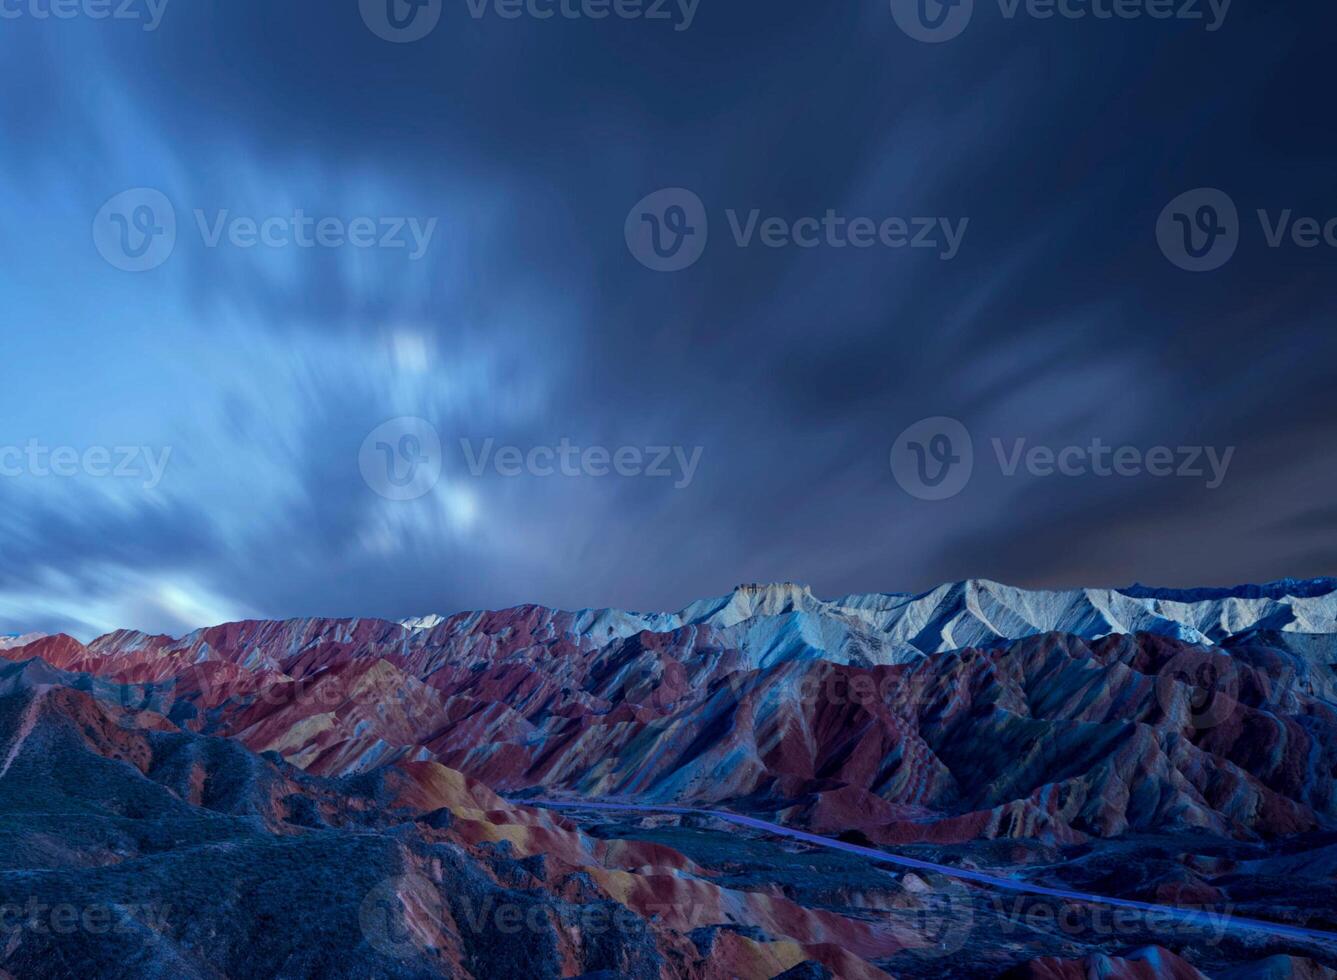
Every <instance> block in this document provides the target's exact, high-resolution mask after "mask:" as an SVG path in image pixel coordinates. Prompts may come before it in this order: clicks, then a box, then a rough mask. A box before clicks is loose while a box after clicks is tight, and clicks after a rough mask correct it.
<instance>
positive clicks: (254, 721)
mask: <svg viewBox="0 0 1337 980" xmlns="http://www.w3.org/2000/svg"><path fill="white" fill-rule="evenodd" d="M1333 587H1334V583H1332V582H1330V581H1307V582H1283V583H1276V584H1274V585H1269V586H1250V587H1245V588H1241V589H1234V590H1205V591H1200V592H1158V591H1156V590H1150V589H1143V588H1134V589H1128V590H1122V591H1113V590H1083V591H1074V592H1067V593H1038V592H1025V591H1023V590H1017V589H1010V588H1007V587H1004V586H999V585H995V584H993V583H982V582H967V583H959V584H957V585H951V586H944V587H942V588H941V589H937V590H934V591H932V592H930V593H926V594H924V595H921V596H905V595H877V596H854V597H847V598H844V599H841V600H837V601H834V602H828V601H822V600H819V599H817V598H815V597H814V596H813V595H812V593H811V592H810V591H809V590H807V589H804V588H801V587H798V586H766V587H762V586H745V587H740V588H739V589H738V590H736V591H735V592H734V593H732V594H731V595H729V596H725V597H721V598H719V599H714V600H706V601H702V602H699V603H695V604H693V605H692V606H689V607H688V608H687V609H685V610H683V611H681V612H678V613H672V614H638V613H628V612H620V611H613V610H598V611H594V610H591V611H583V612H574V613H572V612H559V611H554V610H549V609H545V608H541V607H532V606H531V607H521V608H517V609H512V610H507V611H503V612H494V613H469V614H462V615H457V616H453V617H440V616H428V617H424V618H421V619H417V620H412V621H407V622H403V623H395V622H387V621H382V620H368V619H355V620H323V619H305V620H291V621H283V622H247V623H235V624H228V625H225V626H218V627H212V628H209V629H203V630H200V631H197V632H195V633H192V634H189V635H187V636H185V637H182V638H179V639H178V638H172V637H164V636H149V635H145V634H141V633H134V632H118V633H113V634H110V635H108V636H104V637H101V638H99V639H97V640H95V641H93V642H92V643H89V644H86V645H85V644H83V643H80V642H78V641H76V640H74V639H72V638H70V637H65V636H52V637H33V636H26V637H23V638H22V639H21V640H19V639H11V640H9V641H7V642H6V643H4V644H0V658H3V660H0V667H2V668H3V669H0V818H2V819H3V823H0V827H3V828H5V829H4V830H3V835H4V836H5V837H6V838H7V844H8V845H9V846H7V847H6V849H5V850H6V853H8V855H9V857H7V858H0V862H3V863H2V864H0V888H3V889H4V893H3V895H0V899H3V902H8V903H10V904H16V905H19V906H24V907H26V906H25V905H24V903H27V902H36V903H38V904H46V905H55V904H60V903H64V904H65V905H71V906H73V907H75V908H78V909H84V908H90V907H98V908H102V907H107V908H111V907H116V908H119V907H121V906H127V907H130V908H131V909H133V910H135V911H134V914H133V915H131V916H130V919H131V920H133V921H127V922H126V923H125V925H126V928H125V931H124V932H122V933H114V934H113V933H111V932H105V933H95V932H92V931H90V930H89V929H87V928H84V927H83V925H82V924H81V925H80V927H78V928H75V929H73V930H72V931H70V932H68V933H58V932H57V931H55V930H53V929H49V928H48V929H47V930H46V931H41V930H40V929H34V928H28V927H27V925H26V924H25V925H24V926H23V927H22V928H18V929H10V930H9V935H8V937H6V935H4V934H0V968H3V969H5V970H8V971H9V972H10V974H11V975H13V976H40V975H59V976H66V975H70V976H73V975H89V974H87V973H86V972H85V973H82V974H80V973H79V971H80V969H82V968H84V967H87V966H89V965H94V966H96V967H97V969H98V972H97V973H94V974H93V975H102V974H103V973H106V974H107V975H126V976H128V975H131V973H132V972H133V975H136V976H144V975H152V974H153V973H154V972H155V971H156V972H157V973H159V974H161V975H164V976H165V975H169V974H170V975H173V976H196V975H198V976H293V977H297V976H321V975H346V976H460V977H463V976H475V977H492V976H536V977H539V976H543V977H546V976H554V977H556V976H581V975H599V976H647V977H650V976H654V977H660V976H662V977H674V976H684V977H717V976H718V977H726V976H727V977H732V976H738V977H766V978H769V977H774V976H778V975H781V974H784V973H785V972H786V971H791V970H792V971H799V972H794V973H792V974H791V975H792V976H809V975H811V976H825V975H828V974H830V975H835V976H849V977H860V976H882V975H904V976H919V975H923V976H928V975H934V976H942V975H963V976H964V975H979V976H992V975H998V974H1000V973H1003V972H1007V971H1021V972H1022V973H1026V972H1027V971H1029V973H1030V975H1037V976H1086V975H1097V976H1170V975H1173V976H1196V975H1198V973H1199V971H1200V970H1201V971H1205V974H1206V975H1209V976H1227V975H1228V976H1318V975H1327V974H1326V973H1325V972H1324V971H1325V970H1326V969H1327V967H1325V966H1323V965H1322V964H1325V963H1326V964H1327V966H1334V965H1337V940H1335V941H1334V945H1333V946H1332V948H1331V950H1329V949H1328V948H1327V947H1326V946H1325V944H1324V943H1323V942H1321V941H1320V942H1308V941H1306V942H1299V941H1295V940H1289V939H1281V938H1277V939H1275V940H1269V939H1267V938H1265V937H1262V938H1260V937H1259V936H1258V934H1256V933H1253V934H1251V935H1249V936H1247V937H1246V936H1244V935H1242V934H1237V932H1236V931H1235V930H1232V929H1230V928H1227V927H1223V928H1222V929H1220V930H1218V933H1217V934H1216V935H1215V936H1214V937H1213V936H1210V935H1204V934H1203V933H1202V931H1201V930H1198V931H1194V930H1189V931H1188V932H1187V933H1185V932H1184V931H1182V930H1167V929H1166V928H1157V927H1156V926H1154V925H1153V924H1150V923H1148V922H1145V921H1143V922H1138V923H1133V924H1132V925H1130V926H1129V928H1127V929H1124V930H1122V931H1120V930H1118V929H1109V928H1107V929H1104V930H1102V929H1100V928H1098V927H1097V926H1096V925H1095V924H1093V922H1092V921H1091V914H1092V909H1091V907H1090V906H1088V905H1086V904H1082V903H1078V908H1079V909H1080V911H1081V913H1082V919H1081V926H1080V927H1074V928H1072V929H1065V928H1062V927H1061V922H1062V921H1063V915H1064V912H1065V910H1064V908H1063V907H1062V905H1061V903H1059V905H1054V904H1053V903H1048V904H1046V903H1043V902H1042V903H1040V905H1039V906H1034V905H1032V906H1028V907H1027V908H1025V909H1022V910H1018V908H1017V907H1015V906H1014V907H1012V909H1011V911H1010V912H1009V910H1008V906H1007V905H1006V903H1004V904H1002V905H999V904H998V903H997V901H995V900H996V899H997V898H998V896H996V895H992V894H990V893H989V892H988V890H987V889H980V888H977V887H966V886H962V885H961V884H960V883H955V884H953V882H952V881H951V879H950V877H945V878H943V879H942V880H937V879H935V878H934V876H933V875H932V874H929V875H928V876H927V877H925V878H922V879H921V878H919V877H916V876H915V875H912V874H911V875H900V874H891V873H888V872H887V871H885V870H881V869H877V868H869V867H865V866H862V865H861V866H859V867H854V866H841V867H840V868H839V869H833V870H832V871H831V874H832V875H834V877H831V878H830V880H829V881H827V880H824V878H825V875H824V873H823V872H820V871H818V870H816V869H817V868H818V864H816V863H814V862H815V861H816V860H817V859H816V858H815V857H814V856H813V855H812V854H809V853H807V852H806V851H805V850H804V849H803V848H798V849H797V850H796V849H795V847H794V846H793V845H791V844H787V843H782V842H780V841H776V840H767V839H766V837H765V835H752V836H754V837H756V838H757V839H755V840H753V841H752V843H751V844H750V845H749V846H748V849H747V850H746V854H745V855H744V856H741V857H740V856H737V855H730V854H728V853H725V852H721V851H720V850H719V848H718V846H717V845H718V843H719V842H720V841H721V840H725V841H727V840H730V839H734V840H737V838H738V832H737V830H736V829H733V830H729V829H726V827H725V826H723V825H721V826H711V825H709V821H705V822H702V821H701V820H699V819H695V818H693V819H685V818H666V817H650V816H646V817H644V818H638V819H631V818H628V819H626V820H623V821H620V822H619V821H612V822H610V820H609V819H608V818H607V817H598V816H596V815H594V814H581V813H579V812H575V813H574V814H572V815H562V816H558V815H555V814H553V813H551V812H548V811H545V810H542V809H535V808H531V807H527V806H524V805H522V803H521V802H520V801H524V800H529V801H530V802H538V801H540V800H553V799H561V800H568V801H589V800H606V801H623V802H632V803H636V804H643V805H664V804H684V803H686V804H692V805H695V806H698V807H702V808H716V809H721V808H727V809H730V810H733V811H735V812H743V813H749V814H753V815H757V816H763V817H765V818H767V819H769V820H772V821H774V822H776V823H780V824H784V825H786V826H790V827H797V828H805V829H808V830H810V831H813V832H816V833H818V834H822V835H826V836H829V837H832V838H841V839H845V840H858V841H860V842H863V843H866V844H868V845H873V846H882V847H886V848H888V849H891V850H894V851H895V852H897V853H902V854H917V855H919V856H921V857H923V858H925V859H926V860H930V861H933V862H935V863H940V864H943V865H951V866H960V867H962V868H986V869H989V870H991V871H992V872H998V873H1003V874H1006V875H1009V876H1013V877H1015V878H1017V880H1019V881H1023V880H1024V881H1031V882H1036V883H1043V884H1046V885H1051V886H1052V885H1062V886H1064V887H1072V888H1080V889H1081V890H1082V891H1083V893H1090V894H1095V895H1106V896H1111V897H1123V898H1129V899H1135V900H1139V901H1144V902H1148V903H1153V904H1156V905H1185V904H1187V905H1193V906H1199V907H1203V908H1208V909H1215V910H1219V911H1220V912H1221V913H1222V914H1223V915H1227V916H1230V915H1234V916H1239V917H1250V918H1256V919H1263V920H1267V921H1273V922H1278V923H1289V924H1293V925H1303V926H1305V927H1306V928H1309V929H1311V930H1316V931H1329V930H1330V931H1332V932H1334V933H1337V883H1334V878H1333V875H1334V873H1337V789H1335V788H1334V775H1335V774H1337V674H1334V671H1333V664H1334V663H1337V592H1334V588H1333ZM4 661H8V666H5V664H4ZM497 794H501V795H497ZM503 797H506V798H508V799H509V802H508V800H507V799H503ZM809 865H810V866H811V868H812V869H813V870H805V869H806V868H807V867H808V866H809ZM837 872H838V873H837ZM826 886H829V887H826ZM62 896H63V897H62ZM368 896H372V897H370V898H369V897H368ZM377 896H379V897H377ZM466 900H467V902H468V903H474V904H470V905H469V907H468V908H467V909H466V908H463V907H461V905H460V902H461V901H466ZM3 902H0V904H3ZM478 902H484V903H485V904H487V903H491V904H490V905H489V908H491V907H493V906H500V907H504V908H507V909H510V908H511V907H512V906H514V907H516V908H518V909H520V910H521V913H523V914H528V912H526V910H532V916H533V921H532V922H529V923H525V924H523V925H522V926H521V927H520V929H519V930H518V931H517V932H516V933H513V934H510V933H506V932H504V931H499V928H498V926H497V923H495V922H493V921H491V920H490V919H489V918H488V915H484V917H483V918H484V920H486V921H485V922H484V924H483V925H482V926H481V927H475V926H477V923H478V921H479V919H478V916H477V915H474V914H473V913H474V912H476V910H477V905H476V903H478ZM155 903H157V904H156V906H155ZM164 906H171V907H172V908H173V909H174V910H175V912H176V915H175V916H171V915H168V916H159V918H158V919H153V918H152V915H154V914H157V913H158V912H161V911H162V908H163V907H164ZM6 907H8V906H6ZM155 909H156V910H157V912H155V911H154V910H155ZM596 909H603V910H604V912H605V913H606V914H607V916H608V917H609V918H608V922H607V923H604V922H603V920H601V921H600V924H598V925H595V926H591V924H590V922H589V921H587V919H586V918H585V917H586V916H589V915H598V914H600V913H598V912H596V911H588V910H596ZM1037 909H1039V910H1041V911H1038V912H1037ZM369 910H370V911H369ZM1068 911H1071V910H1070V909H1069V910H1068ZM78 914H79V915H82V913H78ZM108 914H112V913H108ZM510 914H512V913H510V912H508V913H507V915H510ZM1036 915H1039V916H1040V918H1041V919H1044V922H1040V923H1037V921H1036ZM1046 916H1047V918H1046ZM378 917H379V918H378ZM12 918H13V917H11V919H12ZM466 920H471V921H472V923H473V924H472V925H471V924H470V923H469V921H466ZM118 921H119V920H118ZM24 922H25V923H26V920H24ZM369 922H370V925H369V924H368V923H369ZM462 923H463V924H462ZM612 923H616V924H612ZM954 923H955V924H956V925H957V926H960V928H953V927H952V926H953V924H954ZM1046 923H1047V925H1046ZM5 926H6V921H5V920H4V919H3V917H0V929H3V928H4V927H5ZM382 933H384V934H385V935H382ZM280 934H281V935H280ZM386 936H388V937H389V938H388V939H387V938H385V937H386ZM517 936H518V937H519V938H516V937H517ZM949 940H950V941H949ZM117 964H119V967H118V966H117ZM118 971H119V972H118ZM146 971H147V972H146ZM822 971H826V972H822ZM1230 971H1236V972H1230ZM1238 971H1244V972H1238ZM1249 971H1253V972H1249Z"/></svg>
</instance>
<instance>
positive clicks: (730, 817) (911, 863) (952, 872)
mask: <svg viewBox="0 0 1337 980" xmlns="http://www.w3.org/2000/svg"><path fill="white" fill-rule="evenodd" d="M513 802H515V803H519V804H522V805H524V806H541V807H548V808H550V809H554V810H616V811H623V812H629V813H673V814H688V815H696V816H704V817H717V818H719V819H720V820H725V821H728V822H729V823H732V824H737V825H738V826H740V827H749V828H751V829H753V830H762V831H765V832H767V833H770V834H776V835H778V836H780V837H788V838H791V839H793V840H799V841H803V842H805V843H808V844H814V845H816V846H818V847H825V848H827V849H828V850H832V851H842V852H844V853H846V854H856V855H858V856H860V857H863V858H867V859H868V860H870V861H875V862H877V863H880V864H891V865H895V866H897V867H901V868H912V869H915V870H918V871H936V872H937V873H938V874H942V875H947V876H948V877H950V878H955V879H957V880H959V881H968V882H971V883H973V884H977V885H984V886H985V887H988V888H997V889H1000V890H1004V891H1010V892H1020V893H1022V894H1026V895H1040V896H1043V897H1046V898H1058V899H1064V900H1066V901H1071V902H1085V903H1087V904H1093V905H1105V906H1111V907H1113V908H1122V909H1136V910H1137V911H1140V912H1155V913H1157V914H1160V915H1164V916H1165V917H1167V918H1168V919H1172V920H1175V921H1178V922H1182V923H1184V924H1185V925H1189V926H1194V927H1197V928H1208V929H1213V930H1216V929H1219V928H1220V927H1221V926H1222V924H1223V923H1224V924H1225V928H1227V929H1230V930H1235V931H1241V932H1261V933H1265V934H1267V935H1269V936H1279V937H1286V938H1290V939H1302V940H1306V941H1308V942H1319V943H1323V944H1324V945H1326V946H1329V947H1333V948H1337V934H1334V933H1331V932H1324V931H1322V930H1321V929H1306V928H1304V927H1303V926H1292V925H1286V924H1284V923H1280V922H1265V921H1264V920H1262V919H1248V918H1243V917H1241V916H1237V915H1234V914H1232V913H1230V912H1227V911H1224V910H1223V911H1220V912H1208V911H1201V910H1198V909H1186V908H1178V907H1176V906H1173V905H1156V904H1154V903H1152V902H1138V901H1134V900H1133V899H1128V898H1108V897H1106V896H1104V895H1092V894H1091V893H1089V892H1081V891H1068V890H1066V889H1062V888H1047V887H1045V886H1044V885H1033V884H1031V883H1029V882H1025V881H1017V880H1015V879H1013V878H999V877H995V876H994V875H989V874H984V873H983V872H980V871H969V870H967V869H964V868H953V867H951V866H949V865H945V864H934V863H933V862H932V861H920V860H919V859H917V858H909V857H902V856H900V855H898V854H888V853H887V852H886V851H879V850H877V849H875V848H872V847H861V846H859V845H858V844H849V843H846V842H845V841H841V840H833V839H831V838H830V837H822V836H820V835H818V834H809V833H806V832H805V831H802V830H794V829H793V828H790V827H785V826H783V825H781V824H776V823H770V822H769V821H766V820H758V819H757V818H756V817H746V816H743V815H742V814H738V813H731V812H730V811H728V810H709V809H703V808H700V807H687V806H646V805H644V804H639V803H605V802H573V801H568V800H514V801H513Z"/></svg>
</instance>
